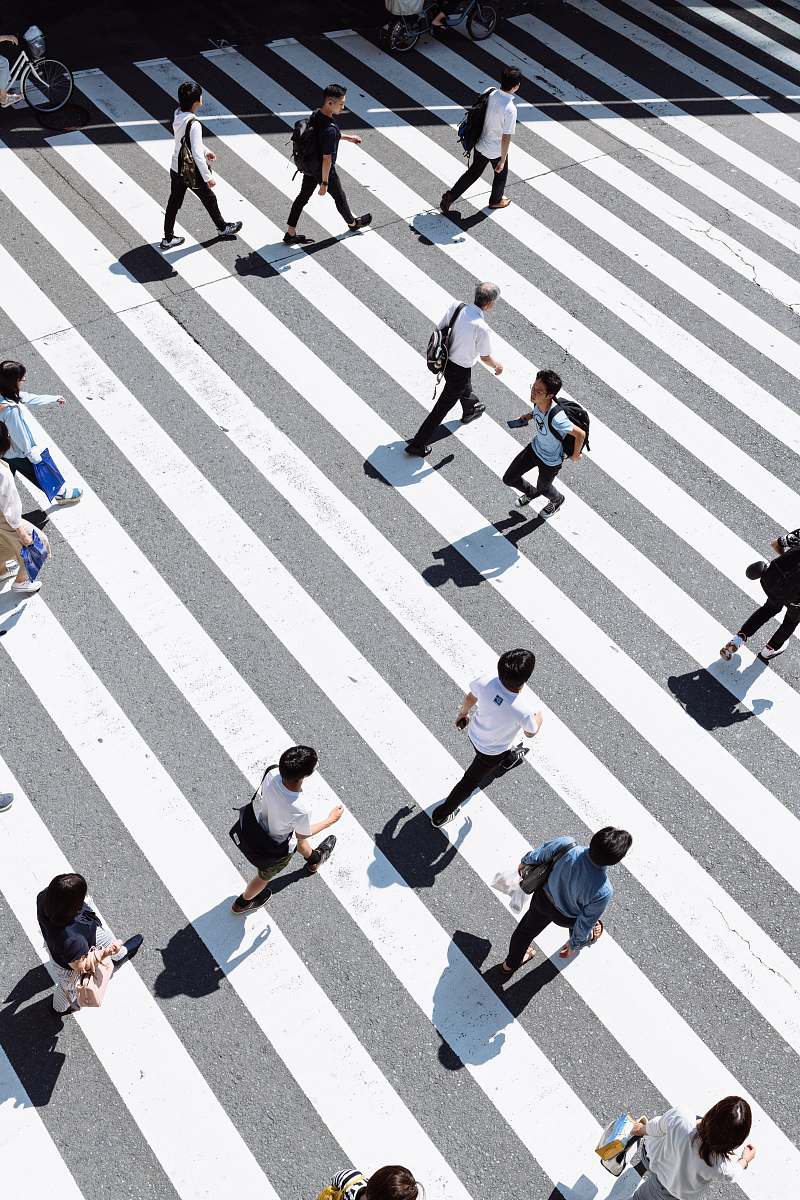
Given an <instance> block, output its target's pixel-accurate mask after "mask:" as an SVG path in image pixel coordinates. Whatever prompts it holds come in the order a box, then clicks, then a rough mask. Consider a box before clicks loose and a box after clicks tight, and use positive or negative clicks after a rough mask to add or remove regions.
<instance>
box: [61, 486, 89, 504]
mask: <svg viewBox="0 0 800 1200" xmlns="http://www.w3.org/2000/svg"><path fill="white" fill-rule="evenodd" d="M82 495H83V492H82V491H81V489H80V488H77V487H74V488H67V489H66V491H64V492H59V494H58V495H57V496H56V498H55V500H56V504H77V503H78V501H79V500H80V498H81V496H82Z"/></svg>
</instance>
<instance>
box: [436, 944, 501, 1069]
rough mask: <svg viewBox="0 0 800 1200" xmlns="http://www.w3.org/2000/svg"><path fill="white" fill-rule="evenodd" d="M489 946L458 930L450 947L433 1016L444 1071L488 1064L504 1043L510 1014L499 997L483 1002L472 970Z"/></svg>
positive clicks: (484, 955)
mask: <svg viewBox="0 0 800 1200" xmlns="http://www.w3.org/2000/svg"><path fill="white" fill-rule="evenodd" d="M490 950H491V943H490V942H489V941H488V940H487V939H486V938H481V937H476V936H475V935H474V934H472V933H465V932H464V931H463V930H458V929H457V930H456V931H455V933H454V934H453V940H452V941H451V943H450V945H449V947H448V950H447V966H446V967H445V969H444V971H443V973H442V975H441V977H440V979H439V982H438V983H437V984H436V990H435V991H434V993H433V1012H432V1014H431V1021H432V1022H433V1025H434V1027H435V1029H436V1031H437V1032H438V1034H439V1036H440V1037H441V1039H442V1044H441V1046H440V1047H439V1061H440V1062H441V1064H442V1066H443V1067H446V1068H447V1070H448V1071H460V1070H461V1068H462V1067H463V1066H465V1065H467V1064H468V1065H471V1066H478V1065H480V1064H481V1063H486V1062H489V1061H491V1059H493V1058H496V1057H497V1055H498V1054H499V1053H500V1051H501V1050H502V1048H503V1046H504V1045H505V1040H506V1035H505V1033H504V1032H503V1028H504V1026H506V1025H510V1024H511V1022H512V1020H513V1017H512V1015H511V1013H510V1012H509V1010H508V1009H507V1008H506V1007H505V1006H504V1004H503V1002H502V1000H501V999H500V997H498V998H497V1002H496V1003H492V1002H491V998H489V999H488V1002H487V997H486V996H485V995H484V994H482V993H484V989H483V988H482V987H481V986H480V981H479V976H476V974H475V971H476V970H477V971H480V969H481V966H482V964H483V962H484V961H485V959H486V956H487V955H488V953H489V951H490ZM473 968H474V969H473Z"/></svg>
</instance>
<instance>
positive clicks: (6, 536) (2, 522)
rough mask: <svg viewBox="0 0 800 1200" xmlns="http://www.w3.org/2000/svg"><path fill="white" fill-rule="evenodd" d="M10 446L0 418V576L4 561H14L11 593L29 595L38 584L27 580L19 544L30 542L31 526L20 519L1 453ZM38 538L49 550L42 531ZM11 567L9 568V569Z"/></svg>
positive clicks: (19, 506)
mask: <svg viewBox="0 0 800 1200" xmlns="http://www.w3.org/2000/svg"><path fill="white" fill-rule="evenodd" d="M10 448H11V438H10V437H9V435H8V429H7V428H6V426H5V423H4V422H3V421H0V579H8V577H9V574H8V573H7V572H6V563H10V562H11V560H12V559H14V561H15V562H16V565H17V568H18V569H17V573H16V578H15V579H14V582H13V583H12V585H11V590H12V592H21V593H22V594H23V595H24V596H31V595H33V593H34V592H38V590H39V588H40V587H41V586H42V584H41V581H40V580H39V579H37V580H35V581H31V580H30V579H29V578H28V572H27V570H26V568H25V563H24V561H23V558H22V547H23V546H30V544H31V542H32V541H33V526H32V525H31V524H30V522H29V521H23V519H22V501H21V500H20V498H19V492H18V491H17V485H16V483H15V482H14V476H13V475H12V474H11V470H10V468H9V466H8V463H7V462H6V461H5V455H6V454H7V453H8V451H9V450H10ZM39 537H40V538H41V539H42V541H43V542H44V544H45V546H46V547H47V548H48V549H49V548H50V543H49V542H48V540H47V538H46V537H45V535H44V534H43V533H40V534H39ZM12 570H13V568H12Z"/></svg>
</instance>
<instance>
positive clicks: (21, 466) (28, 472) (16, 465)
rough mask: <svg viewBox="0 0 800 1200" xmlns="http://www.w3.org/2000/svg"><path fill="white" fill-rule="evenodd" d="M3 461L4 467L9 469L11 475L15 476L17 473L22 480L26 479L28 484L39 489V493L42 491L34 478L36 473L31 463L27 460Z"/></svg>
mask: <svg viewBox="0 0 800 1200" xmlns="http://www.w3.org/2000/svg"><path fill="white" fill-rule="evenodd" d="M3 461H4V462H5V464H6V466H7V467H9V468H10V470H11V474H12V475H16V473H17V471H19V473H20V475H22V477H23V479H27V480H28V483H32V484H33V486H34V487H36V488H39V491H41V490H42V489H41V488H40V487H39V481H38V479H37V478H36V471H35V470H34V467H33V463H32V462H31V460H30V459H29V458H6V459H4V460H3Z"/></svg>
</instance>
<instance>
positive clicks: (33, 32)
mask: <svg viewBox="0 0 800 1200" xmlns="http://www.w3.org/2000/svg"><path fill="white" fill-rule="evenodd" d="M22 37H23V39H24V41H25V45H26V47H27V50H28V54H29V56H30V57H31V58H32V59H33V61H34V62H36V61H37V60H38V59H40V58H44V56H45V43H44V34H43V33H42V31H41V29H40V28H39V26H38V25H30V26H29V27H28V28H27V29H26V30H25V32H24V33H23V35H22Z"/></svg>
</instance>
